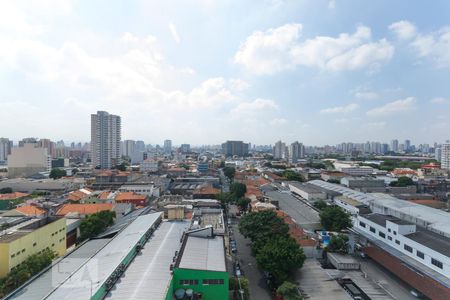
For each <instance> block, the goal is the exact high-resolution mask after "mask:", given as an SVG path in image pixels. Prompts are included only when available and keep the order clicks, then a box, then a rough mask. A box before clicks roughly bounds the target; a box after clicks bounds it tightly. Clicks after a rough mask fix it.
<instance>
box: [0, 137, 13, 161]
mask: <svg viewBox="0 0 450 300" xmlns="http://www.w3.org/2000/svg"><path fill="white" fill-rule="evenodd" d="M12 146H13V145H12V141H10V140H9V139H7V138H0V161H5V160H7V159H8V155H9V154H11V149H12Z"/></svg>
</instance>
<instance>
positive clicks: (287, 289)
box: [277, 281, 303, 300]
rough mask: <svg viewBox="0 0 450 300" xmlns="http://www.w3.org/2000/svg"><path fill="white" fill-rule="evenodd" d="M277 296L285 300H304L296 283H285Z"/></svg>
mask: <svg viewBox="0 0 450 300" xmlns="http://www.w3.org/2000/svg"><path fill="white" fill-rule="evenodd" d="M277 294H278V295H281V296H283V300H302V299H303V298H302V296H301V295H300V294H299V293H298V289H297V285H296V284H295V283H292V282H289V281H285V282H283V284H282V285H280V286H279V287H278V289H277Z"/></svg>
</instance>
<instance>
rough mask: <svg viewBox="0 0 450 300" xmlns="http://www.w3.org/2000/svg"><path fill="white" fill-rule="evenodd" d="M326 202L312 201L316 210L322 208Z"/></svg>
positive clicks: (325, 205)
mask: <svg viewBox="0 0 450 300" xmlns="http://www.w3.org/2000/svg"><path fill="white" fill-rule="evenodd" d="M327 206H328V204H327V203H326V202H325V201H324V200H319V201H316V202H315V203H314V207H315V208H317V209H318V210H324V209H325V208H326V207H327Z"/></svg>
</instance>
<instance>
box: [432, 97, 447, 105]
mask: <svg viewBox="0 0 450 300" xmlns="http://www.w3.org/2000/svg"><path fill="white" fill-rule="evenodd" d="M430 103H433V104H446V103H449V101H448V99H446V98H444V97H436V98H433V99H431V100H430Z"/></svg>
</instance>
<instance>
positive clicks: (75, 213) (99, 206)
mask: <svg viewBox="0 0 450 300" xmlns="http://www.w3.org/2000/svg"><path fill="white" fill-rule="evenodd" d="M113 209H114V204H112V203H92V204H64V205H63V206H61V207H60V208H59V209H58V210H57V211H56V213H55V215H57V216H65V217H75V218H84V217H85V216H87V215H92V214H95V213H98V212H100V211H103V210H110V211H112V210H113Z"/></svg>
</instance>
